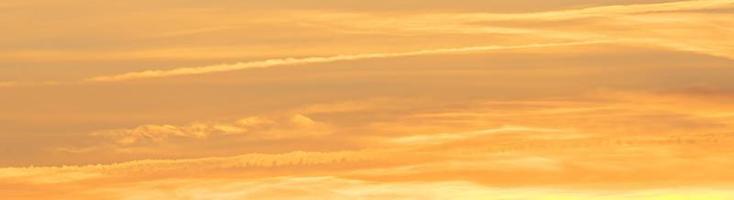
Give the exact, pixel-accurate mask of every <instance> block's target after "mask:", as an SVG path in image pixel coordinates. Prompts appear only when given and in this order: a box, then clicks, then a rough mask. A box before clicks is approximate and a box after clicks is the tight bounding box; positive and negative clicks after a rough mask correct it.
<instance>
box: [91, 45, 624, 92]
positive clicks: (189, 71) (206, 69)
mask: <svg viewBox="0 0 734 200" xmlns="http://www.w3.org/2000/svg"><path fill="white" fill-rule="evenodd" d="M609 42H610V41H583V42H562V43H545V44H527V45H516V46H477V47H462V48H447V49H430V50H420V51H411V52H403V53H369V54H356V55H338V56H327V57H308V58H281V59H270V60H263V61H253V62H241V63H234V64H222V65H210V66H201V67H187V68H174V69H169V70H148V71H140V72H130V73H124V74H118V75H109V76H97V77H92V78H89V79H87V80H86V81H88V82H114V81H127V80H135V79H146V78H164V77H174V76H185V75H197V74H209V73H217V72H229V71H238V70H245V69H256V68H269V67H276V66H286V65H302V64H317V63H330V62H339V61H352V60H363V59H375V58H395V57H408V56H424V55H437V54H454V53H474V52H485V51H497V50H513V49H534V48H548V47H563V46H579V45H593V44H603V43H609Z"/></svg>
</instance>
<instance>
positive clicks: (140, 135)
mask: <svg viewBox="0 0 734 200" xmlns="http://www.w3.org/2000/svg"><path fill="white" fill-rule="evenodd" d="M330 132H331V130H330V128H329V126H328V125H326V124H324V123H321V122H317V121H314V120H312V119H311V118H309V117H307V116H304V115H301V114H294V115H291V116H286V117H283V116H281V117H273V118H267V117H248V118H242V119H239V120H237V121H234V122H195V123H191V124H188V125H182V126H177V125H169V124H160V125H159V124H150V125H142V126H139V127H136V128H133V129H118V130H103V131H96V132H94V133H92V135H93V136H99V137H105V138H110V139H112V140H114V141H115V143H117V144H120V145H133V144H140V143H151V142H152V143H160V142H166V140H169V139H172V138H184V139H208V138H211V137H228V136H232V137H245V138H249V139H252V140H276V139H287V138H298V137H313V136H323V135H328V134H330Z"/></svg>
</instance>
